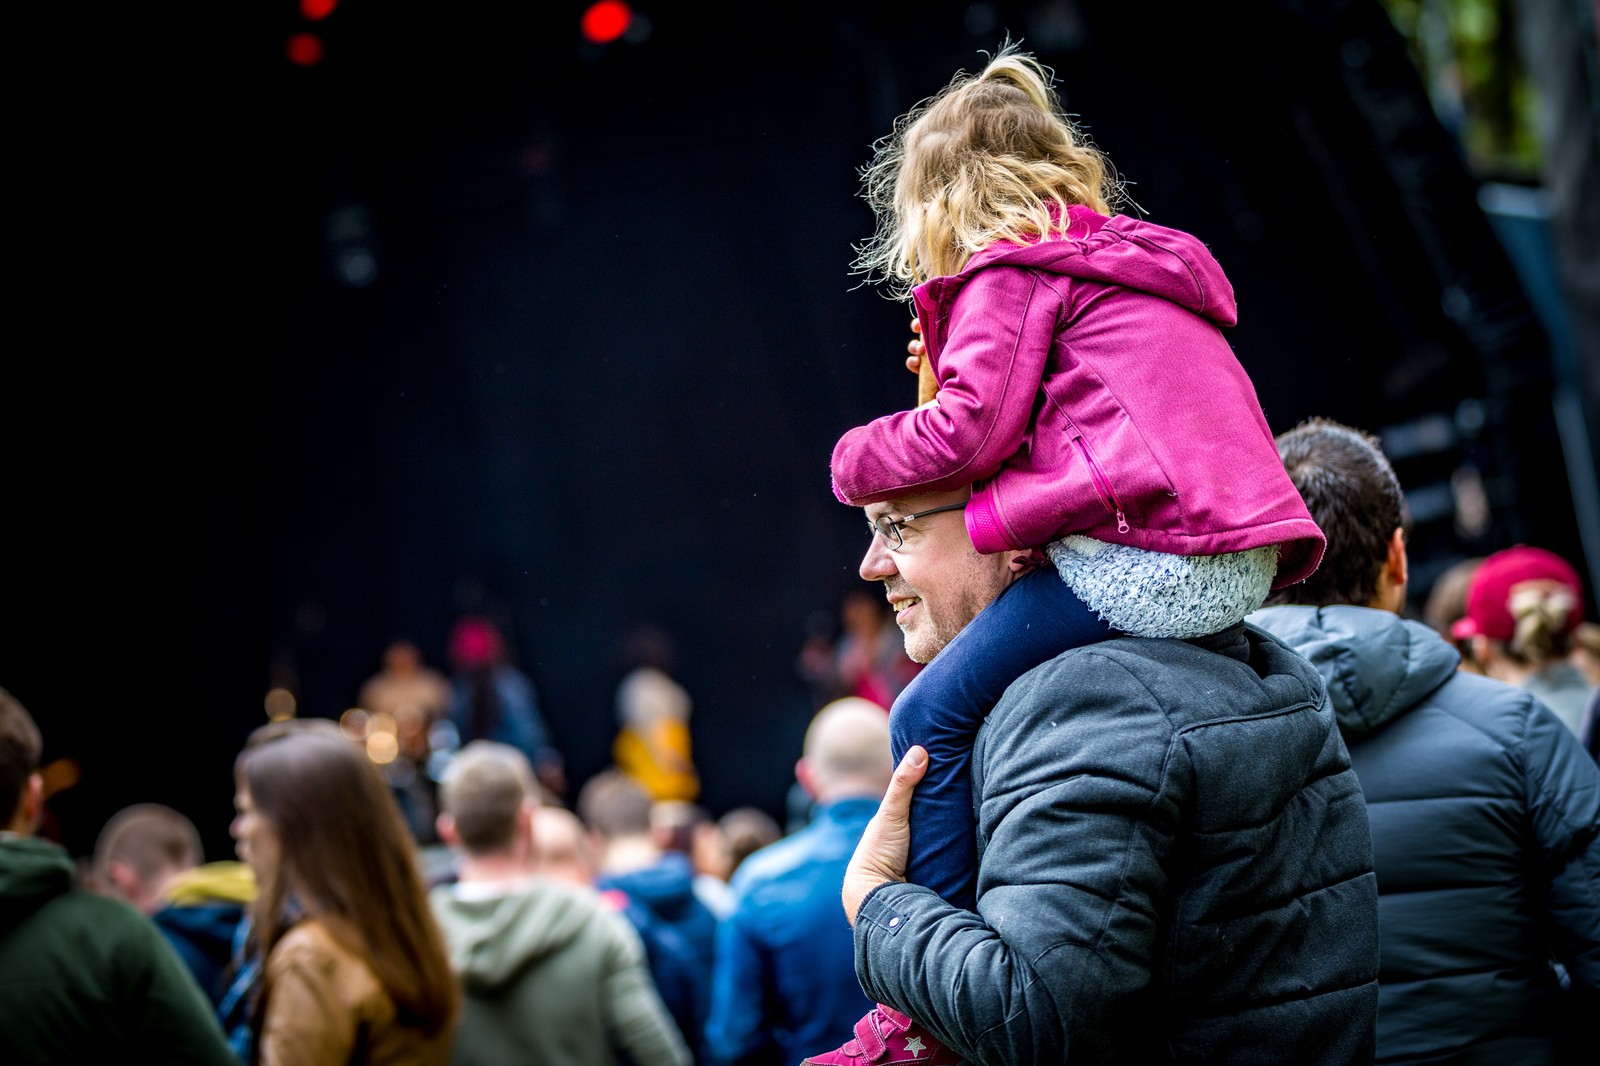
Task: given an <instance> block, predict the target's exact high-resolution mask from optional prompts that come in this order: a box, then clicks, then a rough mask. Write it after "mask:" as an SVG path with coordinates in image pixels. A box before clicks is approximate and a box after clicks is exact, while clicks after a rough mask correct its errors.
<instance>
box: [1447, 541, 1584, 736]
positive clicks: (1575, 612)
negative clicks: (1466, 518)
mask: <svg viewBox="0 0 1600 1066" xmlns="http://www.w3.org/2000/svg"><path fill="white" fill-rule="evenodd" d="M1582 621H1583V585H1582V583H1581V582H1580V581H1579V580H1578V572H1577V570H1575V569H1574V568H1573V566H1572V564H1571V563H1569V562H1567V561H1566V560H1565V559H1563V558H1562V557H1561V556H1559V555H1557V554H1556V553H1555V552H1552V551H1547V550H1546V549H1544V548H1536V547H1532V546H1531V545H1527V544H1518V545H1515V546H1513V547H1510V548H1507V549H1505V550H1504V551H1498V552H1495V553H1494V554H1493V555H1490V556H1489V557H1488V558H1486V559H1484V561H1483V565H1482V566H1480V567H1479V568H1478V570H1477V572H1476V573H1475V574H1473V576H1472V583H1471V584H1470V585H1469V586H1468V587H1467V613H1466V614H1465V616H1463V617H1462V618H1460V619H1458V620H1457V621H1456V622H1455V624H1454V625H1453V626H1452V627H1451V630H1450V632H1451V634H1452V635H1453V636H1454V637H1455V638H1456V639H1457V640H1460V641H1465V642H1466V643H1467V647H1468V648H1469V650H1470V651H1471V654H1472V657H1473V659H1475V660H1477V662H1478V665H1479V666H1480V667H1481V668H1482V669H1483V672H1484V673H1485V674H1487V675H1489V676H1490V677H1492V678H1495V679H1497V680H1500V681H1505V682H1507V683H1509V684H1512V685H1516V686H1517V687H1519V688H1524V689H1527V690H1528V691H1529V692H1531V693H1533V694H1534V695H1535V696H1537V697H1538V698H1539V699H1540V700H1541V701H1542V702H1543V703H1545V705H1547V706H1548V707H1549V708H1550V709H1551V710H1552V711H1555V712H1556V716H1557V717H1559V718H1560V719H1561V721H1562V722H1563V723H1565V724H1566V726H1567V728H1568V729H1571V730H1572V731H1573V733H1575V734H1576V733H1579V732H1580V730H1581V729H1582V727H1583V718H1584V713H1585V710H1586V709H1587V707H1588V704H1589V700H1590V698H1591V696H1592V695H1593V692H1594V686H1593V685H1592V684H1590V683H1589V680H1588V678H1586V677H1584V676H1583V672H1582V671H1581V670H1579V669H1578V667H1577V665H1576V664H1575V663H1573V661H1572V634H1573V633H1574V632H1576V631H1577V628H1578V625H1579V623H1581V622H1582Z"/></svg>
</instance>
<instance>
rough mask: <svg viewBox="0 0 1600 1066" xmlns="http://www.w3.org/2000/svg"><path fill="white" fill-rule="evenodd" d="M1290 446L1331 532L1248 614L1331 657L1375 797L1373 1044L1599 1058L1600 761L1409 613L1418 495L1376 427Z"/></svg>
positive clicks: (1425, 1050)
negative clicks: (1305, 565) (1411, 492)
mask: <svg viewBox="0 0 1600 1066" xmlns="http://www.w3.org/2000/svg"><path fill="white" fill-rule="evenodd" d="M1278 447H1279V451H1280V453H1281V454H1282V456H1283V461H1284V465H1285V467H1287V469H1288V471H1289V475H1290V477H1292V478H1293V479H1294V482H1295V484H1296V485H1297V486H1299V488H1300V492H1301V494H1302V495H1303V496H1304V497H1305V500H1306V503H1307V504H1308V505H1309V506H1310V508H1311V513H1312V514H1313V515H1314V516H1315V517H1316V519H1317V522H1318V524H1319V525H1321V526H1322V528H1323V530H1324V532H1326V533H1327V535H1328V548H1327V553H1326V555H1325V556H1324V557H1323V561H1322V566H1321V567H1320V568H1319V569H1318V570H1317V571H1316V573H1314V574H1312V575H1311V577H1310V578H1308V579H1307V580H1306V581H1304V582H1302V583H1300V584H1298V585H1293V586H1290V587H1289V588H1287V589H1285V590H1283V591H1282V592H1281V593H1279V594H1277V595H1275V596H1274V597H1273V598H1271V599H1269V601H1268V603H1269V606H1268V607H1266V608H1265V609H1263V610H1261V611H1258V612H1256V613H1255V614H1253V615H1251V617H1250V621H1251V622H1253V623H1255V624H1257V625H1259V626H1260V627H1261V628H1263V629H1266V630H1268V631H1269V632H1272V633H1274V634H1276V635H1277V636H1278V637H1280V638H1281V639H1283V640H1284V641H1286V642H1287V643H1289V644H1290V645H1292V646H1293V647H1294V648H1296V649H1297V650H1299V651H1300V652H1301V653H1302V654H1303V655H1305V656H1306V658H1307V659H1309V660H1310V661H1311V662H1312V663H1313V664H1314V665H1315V666H1316V667H1317V669H1318V670H1320V671H1321V672H1322V674H1323V676H1324V678H1325V679H1326V681H1327V686H1328V691H1329V693H1330V695H1331V697H1332V701H1333V707H1334V710H1335V712H1336V713H1337V714H1338V718H1339V727H1340V729H1341V731H1343V733H1344V735H1345V740H1346V742H1347V744H1348V747H1349V749H1350V758H1351V761H1352V763H1353V764H1354V766H1355V770H1356V774H1357V776H1358V777H1359V778H1360V780H1361V787H1362V790H1363V791H1364V793H1365V795H1366V798H1367V810H1368V813H1369V817H1370V821H1371V825H1372V839H1373V853H1374V863H1375V868H1376V871H1377V875H1378V893H1379V896H1378V906H1379V912H1378V913H1379V932H1380V939H1381V942H1382V949H1383V950H1382V968H1381V969H1380V971H1379V975H1378V981H1379V1000H1378V1048H1377V1061H1378V1062H1380V1063H1429V1064H1442V1063H1451V1064H1454V1066H1471V1064H1480V1063H1481V1064H1484V1066H1488V1064H1493V1066H1536V1064H1546V1063H1559V1062H1566V1061H1572V1062H1576V1061H1585V1062H1591V1061H1593V1055H1594V1046H1593V1039H1592V1032H1593V1029H1592V1024H1593V1019H1594V1018H1595V1016H1596V1010H1597V1008H1600V994H1597V991H1596V990H1597V988H1600V768H1597V767H1596V766H1595V764H1594V763H1593V762H1592V761H1591V760H1590V759H1589V757H1588V756H1587V755H1586V754H1585V752H1584V751H1583V749H1582V746H1581V745H1580V744H1579V743H1578V741H1577V739H1576V738H1575V737H1574V736H1573V735H1572V732H1571V730H1569V729H1567V728H1566V727H1565V726H1563V725H1562V723H1561V721H1560V719H1558V718H1557V717H1556V716H1555V714H1554V713H1553V712H1552V711H1551V710H1550V709H1549V708H1548V707H1546V706H1545V705H1544V704H1542V703H1541V702H1540V701H1539V700H1538V699H1537V698H1536V697H1535V696H1533V695H1532V694H1531V693H1529V692H1528V691H1526V690H1525V689H1522V688H1518V687H1515V686H1513V685H1510V684H1507V683H1504V682H1501V681H1496V680H1492V679H1490V678H1487V677H1482V676H1478V675H1475V674H1472V673H1469V672H1467V671H1462V670H1458V669H1457V664H1458V662H1459V660H1460V656H1459V654H1458V652H1457V651H1456V649H1455V648H1454V647H1452V646H1451V645H1450V644H1449V643H1447V642H1446V641H1445V640H1444V639H1443V638H1441V637H1440V636H1439V634H1438V633H1436V632H1435V631H1434V630H1432V629H1431V628H1429V627H1428V626H1425V625H1423V624H1422V623H1420V622H1415V621H1409V620H1406V619H1405V618H1403V617H1401V614H1400V612H1401V610H1402V608H1403V607H1404V604H1405V592H1406V579H1407V560H1406V527H1407V518H1406V510H1405V499H1404V497H1403V495H1402V493H1401V489H1400V484H1399V481H1398V480H1397V479H1396V477H1395V473H1394V470H1393V469H1392V468H1391V466H1390V465H1389V462H1388V460H1387V459H1386V458H1385V457H1384V455H1383V453H1382V451H1381V449H1380V446H1379V443H1378V441H1377V439H1376V438H1374V437H1373V436H1371V435H1370V434H1367V433H1365V432H1363V431H1361V430H1358V429H1354V428H1352V427H1349V426H1345V425H1341V424H1340V423H1337V422H1333V421H1331V420H1328V419H1312V420H1310V421H1308V422H1305V423H1303V424H1301V425H1299V426H1297V427H1295V428H1294V429H1292V430H1290V431H1289V432H1287V433H1284V434H1281V435H1280V436H1279V437H1278ZM1580 1019H1582V1020H1585V1024H1587V1025H1588V1026H1589V1035H1588V1037H1587V1038H1584V1039H1582V1040H1581V1045H1579V1046H1573V1045H1572V1044H1570V1043H1568V1044H1564V1040H1569V1039H1570V1034H1571V1031H1572V1027H1573V1026H1574V1023H1576V1022H1578V1021H1579V1020H1580ZM1580 1050H1581V1052H1582V1057H1581V1059H1580V1058H1579V1057H1578V1056H1577V1054H1576V1052H1578V1051H1580Z"/></svg>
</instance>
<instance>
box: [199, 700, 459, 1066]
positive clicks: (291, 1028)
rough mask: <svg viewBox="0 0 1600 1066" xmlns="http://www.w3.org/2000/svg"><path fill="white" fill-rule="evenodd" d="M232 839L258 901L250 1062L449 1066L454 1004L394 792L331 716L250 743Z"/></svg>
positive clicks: (268, 731) (267, 729)
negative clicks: (258, 962)
mask: <svg viewBox="0 0 1600 1066" xmlns="http://www.w3.org/2000/svg"><path fill="white" fill-rule="evenodd" d="M234 783H235V796H234V804H235V806H236V808H237V810H238V815H237V816H236V817H235V818H234V820H233V825H232V827H231V831H232V833H233V837H234V840H235V841H236V843H237V847H238V851H239V857H240V858H241V859H243V860H244V861H245V862H247V863H249V864H250V866H251V867H252V868H253V869H254V870H255V873H256V878H257V880H258V882H259V884H260V892H259V895H258V897H257V899H256V903H255V905H254V907H253V908H252V910H251V922H252V936H253V939H254V947H255V954H256V955H257V957H258V958H260V959H262V960H263V961H264V964H263V967H262V971H261V981H260V984H259V986H258V988H257V990H256V993H255V996H256V999H255V1003H254V1005H253V1007H252V1010H251V1030H252V1035H253V1038H252V1040H251V1045H252V1047H251V1049H250V1061H251V1062H254V1063H261V1064H273V1063H311V1062H315V1063H362V1064H373V1066H376V1064H434V1063H438V1064H443V1063H445V1062H447V1061H448V1059H449V1054H450V1044H451V1038H452V1035H453V1032H454V1027H455V1024H456V1021H457V1018H458V1015H459V1001H460V996H459V992H458V990H457V983H456V980H455V977H454V975H453V974H452V973H451V970H450V963H449V956H448V953H447V951H446V949H445V945H444V940H443V937H442V935H441V933H440V931H439V928H438V926H437V925H436V924H435V921H434V918H433V913H432V911H431V910H430V909H429V907H428V902H427V896H426V892H425V889H424V886H423V879H422V873H421V869H420V866H419V863H418V856H417V851H416V847H415V844H414V843H413V841H412V839H411V836H410V834H409V833H408V831H407V830H406V827H405V823H404V821H403V819H402V817H401V815H400V810H399V808H398V806H397V805H396V804H395V801H394V798H393V796H392V795H391V794H390V792H389V788H388V786H387V784H386V783H385V782H384V780H383V778H382V776H381V775H380V774H379V773H378V770H377V768H376V767H375V766H374V765H373V764H372V763H371V762H370V761H369V760H368V759H367V757H366V754H365V753H364V752H363V751H362V750H361V749H360V748H358V747H357V746H356V745H354V744H353V743H351V741H350V740H349V739H347V738H346V737H345V736H344V734H342V733H341V732H340V731H339V729H338V727H337V726H336V725H335V724H334V723H333V722H331V721H326V720H323V719H304V720H291V721H287V722H274V723H272V724H270V725H266V726H262V727H261V728H260V729H257V730H256V731H255V732H254V733H252V734H251V735H250V738H249V740H248V741H247V743H246V745H245V748H244V750H243V751H242V752H241V753H240V754H239V757H238V759H237V760H236V762H235V764H234Z"/></svg>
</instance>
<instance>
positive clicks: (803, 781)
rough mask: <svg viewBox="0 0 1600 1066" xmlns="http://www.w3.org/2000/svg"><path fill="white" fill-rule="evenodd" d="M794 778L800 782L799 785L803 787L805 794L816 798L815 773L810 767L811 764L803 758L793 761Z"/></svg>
mask: <svg viewBox="0 0 1600 1066" xmlns="http://www.w3.org/2000/svg"><path fill="white" fill-rule="evenodd" d="M794 779H795V780H796V781H798V782H800V787H801V788H803V789H805V792H806V795H808V796H810V797H811V798H812V799H816V798H817V775H816V772H815V771H814V770H812V769H811V764H810V763H808V762H806V761H805V760H804V759H796V760H795V761H794Z"/></svg>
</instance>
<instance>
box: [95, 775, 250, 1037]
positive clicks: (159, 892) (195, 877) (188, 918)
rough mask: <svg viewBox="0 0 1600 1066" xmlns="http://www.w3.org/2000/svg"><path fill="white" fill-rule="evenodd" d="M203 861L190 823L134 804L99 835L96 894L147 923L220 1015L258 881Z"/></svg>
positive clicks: (239, 867) (238, 869)
mask: <svg viewBox="0 0 1600 1066" xmlns="http://www.w3.org/2000/svg"><path fill="white" fill-rule="evenodd" d="M204 858H205V856H204V852H203V851H202V848H201V843H200V833H199V831H198V830H197V829H196V828H195V826H194V823H193V822H191V821H190V820H189V819H188V818H187V817H185V816H184V815H183V814H181V813H179V812H178V811H175V810H173V809H172V808H171V807H166V806H162V805H161V804H159V803H136V804H134V805H132V806H131V807H124V808H122V809H121V810H120V811H118V812H117V813H116V814H113V815H112V816H111V818H110V819H109V820H107V822H106V824H105V827H104V828H102V829H101V830H100V836H99V837H98V838H97V839H96V841H95V848H94V859H93V870H92V874H93V887H94V888H96V889H97V890H98V891H101V892H103V893H105V894H106V895H110V896H114V897H116V898H118V899H122V900H125V901H126V902H128V903H130V904H132V905H133V906H134V907H135V908H136V909H137V910H139V911H140V912H142V913H144V914H146V915H148V916H149V917H150V920H151V921H153V922H154V923H155V926H156V928H157V929H159V930H161V933H162V935H163V936H165V937H166V938H167V942H168V943H169V944H171V945H172V948H173V950H174V951H176V952H177V953H178V957H179V958H180V959H182V960H183V961H184V963H185V965H187V966H188V967H189V970H190V972H192V973H193V974H194V977H195V981H196V982H198V983H199V985H200V987H201V989H202V990H203V991H204V992H205V993H206V995H207V996H208V997H210V999H211V1005H212V1006H213V1007H216V1006H217V1005H218V1004H219V1003H220V1001H221V999H222V995H223V992H224V991H225V982H224V980H223V974H224V972H225V971H226V970H227V968H228V965H229V962H230V960H231V959H232V956H233V952H234V940H235V935H236V933H237V931H238V929H239V923H240V922H241V921H242V920H243V918H244V913H245V908H246V907H248V906H249V905H250V903H251V902H252V901H253V900H254V899H255V898H256V879H255V875H254V874H253V873H252V872H251V870H250V867H249V866H247V865H245V864H244V863H242V862H236V861H233V860H226V861H219V862H205V861H204Z"/></svg>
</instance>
